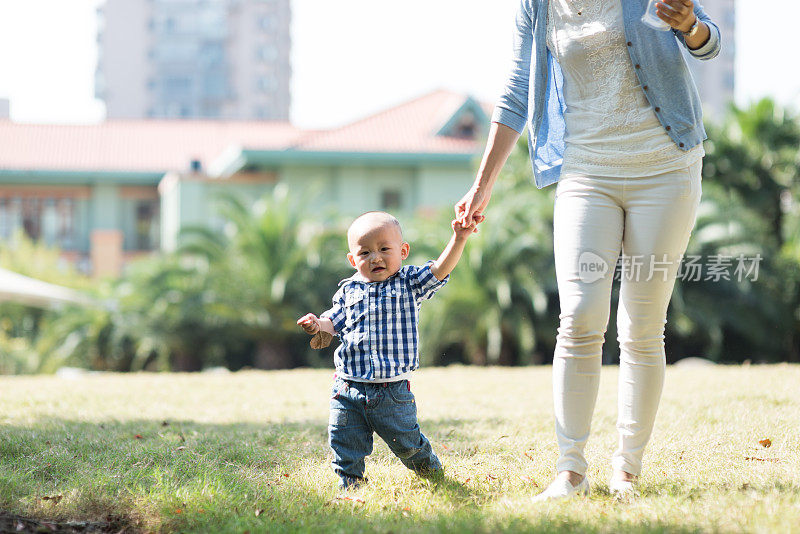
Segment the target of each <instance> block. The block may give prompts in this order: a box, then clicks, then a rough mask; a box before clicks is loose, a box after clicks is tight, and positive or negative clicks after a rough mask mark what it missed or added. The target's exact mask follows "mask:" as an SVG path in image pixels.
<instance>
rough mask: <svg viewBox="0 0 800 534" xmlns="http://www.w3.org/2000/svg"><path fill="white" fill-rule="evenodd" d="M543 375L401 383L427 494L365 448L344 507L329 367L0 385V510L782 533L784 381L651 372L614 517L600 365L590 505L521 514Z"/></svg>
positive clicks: (795, 454) (611, 393)
mask: <svg viewBox="0 0 800 534" xmlns="http://www.w3.org/2000/svg"><path fill="white" fill-rule="evenodd" d="M550 372H551V370H550V368H547V367H545V368H522V369H503V368H489V369H485V368H464V367H450V368H443V369H425V370H422V371H418V372H417V373H416V375H415V378H414V380H413V382H412V384H413V385H412V389H413V391H414V392H415V393H416V395H417V400H418V405H419V417H420V424H421V426H422V430H423V432H424V433H425V434H426V435H427V436H428V437H430V438H431V441H432V442H433V445H434V449H435V450H436V452H437V453H438V454H439V457H440V458H441V459H442V462H443V463H444V465H445V468H446V472H447V475H446V477H445V479H444V480H441V481H439V482H431V481H427V480H422V479H419V478H417V477H415V476H413V475H412V474H411V473H410V472H409V471H407V470H406V469H405V468H404V467H403V466H402V464H401V463H400V461H399V460H397V459H396V458H394V457H393V456H392V455H391V453H390V452H389V450H388V448H387V447H386V446H385V445H384V444H383V443H382V442H380V440H379V439H376V447H375V452H374V453H373V455H372V456H371V457H369V458H368V460H367V475H368V476H369V478H370V482H369V484H368V485H366V486H365V487H363V488H361V489H359V490H355V491H351V492H348V493H339V492H338V491H337V490H336V478H335V476H334V474H333V473H332V472H331V471H330V469H329V468H328V458H327V457H328V451H327V445H326V425H327V418H328V411H327V408H328V395H329V392H330V386H331V375H332V372H331V371H316V370H298V371H285V372H284V371H281V372H243V373H236V374H229V375H212V374H189V375H176V374H135V375H93V376H87V377H84V378H77V379H64V378H57V377H0V510H3V511H5V512H8V513H14V514H20V515H22V516H26V517H33V518H39V519H47V520H52V521H68V520H103V521H107V520H108V518H109V517H111V518H112V519H113V520H114V521H115V522H117V524H123V525H127V527H128V529H130V530H131V531H138V530H142V531H183V532H187V531H195V532H244V531H250V532H261V531H269V532H284V531H288V532H295V531H308V532H320V531H327V532H347V533H350V532H373V531H379V532H390V531H391V532H430V531H434V532H436V531H441V532H449V531H452V532H468V531H472V532H487V533H488V532H497V531H512V532H513V531H543V532H548V531H549V532H562V531H570V530H573V531H583V532H620V531H639V532H651V531H675V532H697V531H704V532H705V531H717V532H792V531H794V532H800V430H798V422H800V367H798V366H788V365H777V366H764V367H760V366H752V367H710V368H709V367H691V368H688V367H684V368H670V369H668V371H667V383H666V388H665V391H664V397H663V400H662V403H661V409H660V412H659V415H658V420H657V423H656V430H655V433H654V436H653V439H652V441H651V443H650V446H649V448H648V450H647V453H646V455H645V472H644V474H643V477H642V480H641V493H642V494H641V496H640V497H639V498H638V499H636V500H634V501H632V502H627V503H618V502H616V501H615V500H614V499H613V498H612V497H611V496H609V494H608V488H607V483H606V481H607V479H608V477H609V475H610V473H611V469H610V466H609V459H610V456H611V453H612V452H613V450H614V447H615V443H616V434H615V429H614V422H615V415H616V388H615V386H616V379H617V369H616V368H614V367H609V368H604V369H603V379H602V383H601V389H600V397H599V399H598V404H597V409H596V412H595V417H594V431H593V435H592V438H591V440H590V442H589V445H588V448H587V458H588V460H589V463H590V470H589V476H590V478H591V480H592V495H591V496H590V497H589V498H579V499H575V500H572V501H568V502H560V503H554V504H543V505H542V504H540V505H534V504H532V503H531V497H532V496H533V495H535V494H536V493H538V492H539V491H540V490H541V488H544V487H545V486H546V485H547V484H548V483H549V482H550V481H551V479H552V477H553V474H554V463H555V460H556V456H557V451H556V445H555V437H554V431H553V415H552V400H551V381H550ZM763 439H770V440H771V446H770V447H769V448H767V447H764V446H763V445H761V444H759V440H763Z"/></svg>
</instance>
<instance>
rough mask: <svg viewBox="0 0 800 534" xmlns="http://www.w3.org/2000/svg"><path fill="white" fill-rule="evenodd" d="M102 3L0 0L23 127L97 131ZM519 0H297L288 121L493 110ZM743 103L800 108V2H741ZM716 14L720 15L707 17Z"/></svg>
mask: <svg viewBox="0 0 800 534" xmlns="http://www.w3.org/2000/svg"><path fill="white" fill-rule="evenodd" d="M101 1H102V0H25V1H19V0H0V98H10V99H11V117H12V119H13V120H15V121H20V122H95V121H99V120H102V118H103V116H104V113H105V112H104V106H103V103H102V102H100V101H97V100H95V99H94V88H93V83H94V69H95V61H96V57H97V52H96V44H95V8H96V6H97V5H98V4H99V3H101ZM517 1H518V0H436V1H431V0H404V1H403V2H387V1H385V0H336V1H335V2H331V1H328V0H292V9H293V14H292V16H293V21H292V40H293V41H292V42H293V50H292V67H293V79H292V99H293V101H292V110H291V117H292V121H293V122H295V124H297V125H298V126H300V127H304V128H324V127H329V126H335V125H339V124H342V123H345V122H347V121H350V120H354V119H357V118H360V117H362V116H364V115H367V114H369V113H372V112H374V111H377V110H380V109H383V108H386V107H388V106H391V105H394V104H396V103H398V102H401V101H403V100H406V99H409V98H413V97H415V96H417V95H420V94H422V93H425V92H427V91H429V90H432V89H435V88H447V89H452V90H456V91H462V92H466V93H470V94H473V95H475V96H476V97H478V98H480V99H483V100H488V101H493V100H494V99H495V98H496V96H497V94H498V92H499V91H500V89H501V87H502V84H503V81H504V77H505V74H506V70H507V66H508V61H509V57H510V47H511V28H512V24H513V14H514V9H515V6H516V4H517ZM736 9H737V13H736V24H737V34H736V51H737V65H736V82H737V87H736V99H737V102H739V103H746V102H748V101H750V100H753V99H756V98H760V97H762V96H766V95H771V96H773V97H775V98H776V99H777V100H778V101H780V102H782V103H788V104H791V105H793V106H794V107H796V108H800V69H797V68H794V67H792V66H791V65H790V64H789V63H787V61H786V58H787V57H788V56H790V51H792V50H796V49H797V44H796V34H795V33H794V32H795V31H796V29H795V28H794V26H795V24H796V23H797V21H798V20H800V2H796V1H792V0H760V1H758V2H756V1H754V0H736ZM710 15H711V16H712V17H713V16H714V15H715V14H714V13H710Z"/></svg>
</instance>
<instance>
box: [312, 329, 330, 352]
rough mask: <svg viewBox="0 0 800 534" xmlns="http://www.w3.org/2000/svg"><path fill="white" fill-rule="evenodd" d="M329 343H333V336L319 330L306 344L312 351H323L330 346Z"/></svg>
mask: <svg viewBox="0 0 800 534" xmlns="http://www.w3.org/2000/svg"><path fill="white" fill-rule="evenodd" d="M331 341H333V336H332V335H330V334H329V333H328V332H323V331H322V330H320V331H319V332H317V333H316V334H314V337H312V338H311V341H309V343H308V344H309V345H311V348H312V349H315V350H318V349H324V348H325V347H327V346H328V345H330V344H331Z"/></svg>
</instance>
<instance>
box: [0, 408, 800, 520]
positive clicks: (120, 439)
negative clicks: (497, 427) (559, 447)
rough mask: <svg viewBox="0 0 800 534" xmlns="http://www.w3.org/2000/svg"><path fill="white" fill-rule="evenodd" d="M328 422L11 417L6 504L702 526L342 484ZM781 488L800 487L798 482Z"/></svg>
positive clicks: (450, 424) (130, 513)
mask: <svg viewBox="0 0 800 534" xmlns="http://www.w3.org/2000/svg"><path fill="white" fill-rule="evenodd" d="M466 423H469V424H470V425H471V424H473V423H474V422H473V421H469V420H460V419H459V420H447V421H438V422H437V421H432V422H430V421H429V422H428V426H429V427H432V428H433V429H434V431H437V432H448V431H449V430H452V429H453V428H455V429H458V427H459V426H460V425H464V424H466ZM326 427H327V424H326V422H325V420H324V419H314V420H307V421H289V422H285V423H264V424H255V423H232V424H206V423H197V422H193V421H153V420H134V421H122V422H120V421H105V422H102V423H87V422H83V421H74V420H67V419H59V418H52V419H42V420H38V421H36V422H35V423H34V424H32V425H30V426H7V425H6V426H3V427H2V428H0V514H3V513H5V515H6V516H7V517H11V515H10V514H19V516H24V517H22V518H20V517H19V516H13V517H15V518H19V519H24V520H28V519H35V520H36V521H38V522H42V521H43V520H49V521H58V522H61V523H62V524H65V522H67V521H82V522H87V524H88V523H89V522H96V524H113V525H114V528H115V529H116V531H119V530H120V529H125V530H126V531H128V532H136V531H196V532H209V531H213V532H243V531H245V530H249V531H250V532H265V531H269V532H298V531H299V532H317V531H326V532H352V531H369V532H372V531H381V532H386V531H394V532H400V531H402V532H460V531H467V532H496V531H512V532H513V531H526V532H530V531H535V532H565V531H581V532H611V531H626V532H653V531H656V532H657V531H670V532H694V531H698V530H702V529H703V526H700V525H701V523H698V526H696V527H694V526H691V525H692V522H691V520H687V521H686V523H687V524H688V525H689V526H682V525H675V524H673V523H670V522H663V523H661V522H659V521H657V520H648V519H637V520H631V519H625V518H624V517H604V518H602V520H598V521H596V522H594V523H592V524H587V523H585V522H581V521H576V520H574V519H572V518H571V516H570V508H569V506H567V507H562V508H553V509H552V510H551V509H548V510H547V511H546V512H543V513H535V514H531V510H532V509H533V505H532V504H531V505H530V506H522V507H521V508H520V509H511V510H506V511H503V512H502V513H498V512H497V510H496V509H495V508H496V507H494V505H495V504H497V502H496V501H497V499H502V498H503V497H502V496H498V494H497V492H496V491H495V490H491V489H490V488H482V487H481V486H471V485H466V484H464V483H462V482H460V481H458V480H456V479H454V478H452V477H448V476H445V477H443V478H441V479H438V480H422V479H416V478H413V477H412V478H410V479H406V478H403V479H402V480H382V481H380V482H378V483H377V484H376V485H373V486H372V487H368V488H367V489H366V490H364V491H359V492H355V493H339V492H337V490H336V489H335V486H336V481H335V476H334V475H333V473H331V472H330V471H329V469H328V467H327V466H328V459H327V457H328V450H327V444H326ZM456 431H458V430H456ZM408 480H411V481H412V482H411V483H410V484H409V483H408ZM368 486H369V485H368ZM776 488H777V486H776ZM599 489H600V488H599ZM702 489H703V488H701V490H702ZM720 489H724V488H720ZM783 489H784V490H785V491H794V492H796V493H800V490H798V488H796V487H791V488H783ZM727 490H728V491H731V489H730V488H727ZM664 492H666V493H667V494H676V493H677V494H680V495H684V496H685V497H686V498H692V497H691V492H692V488H688V491H687V488H686V487H685V486H681V485H676V484H664V485H663V487H656V486H652V487H651V486H648V487H646V488H644V495H643V497H644V498H648V497H650V496H658V495H662V494H664ZM598 493H599V495H602V494H603V493H602V489H601V491H600V492H598ZM415 499H416V502H415V503H413V504H411V505H409V502H408V501H409V500H410V501H414V500H415ZM420 500H421V501H422V503H420V502H419V501H420ZM487 506H492V507H493V508H492V510H491V511H489V510H487ZM4 510H5V512H3V511H4ZM26 528H27V527H26ZM96 531H97V532H103V530H102V529H100V530H96Z"/></svg>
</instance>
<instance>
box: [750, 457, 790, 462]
mask: <svg viewBox="0 0 800 534" xmlns="http://www.w3.org/2000/svg"><path fill="white" fill-rule="evenodd" d="M744 459H745V460H755V461H757V462H780V461H781V460H780V458H758V457H756V456H745V457H744Z"/></svg>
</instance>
